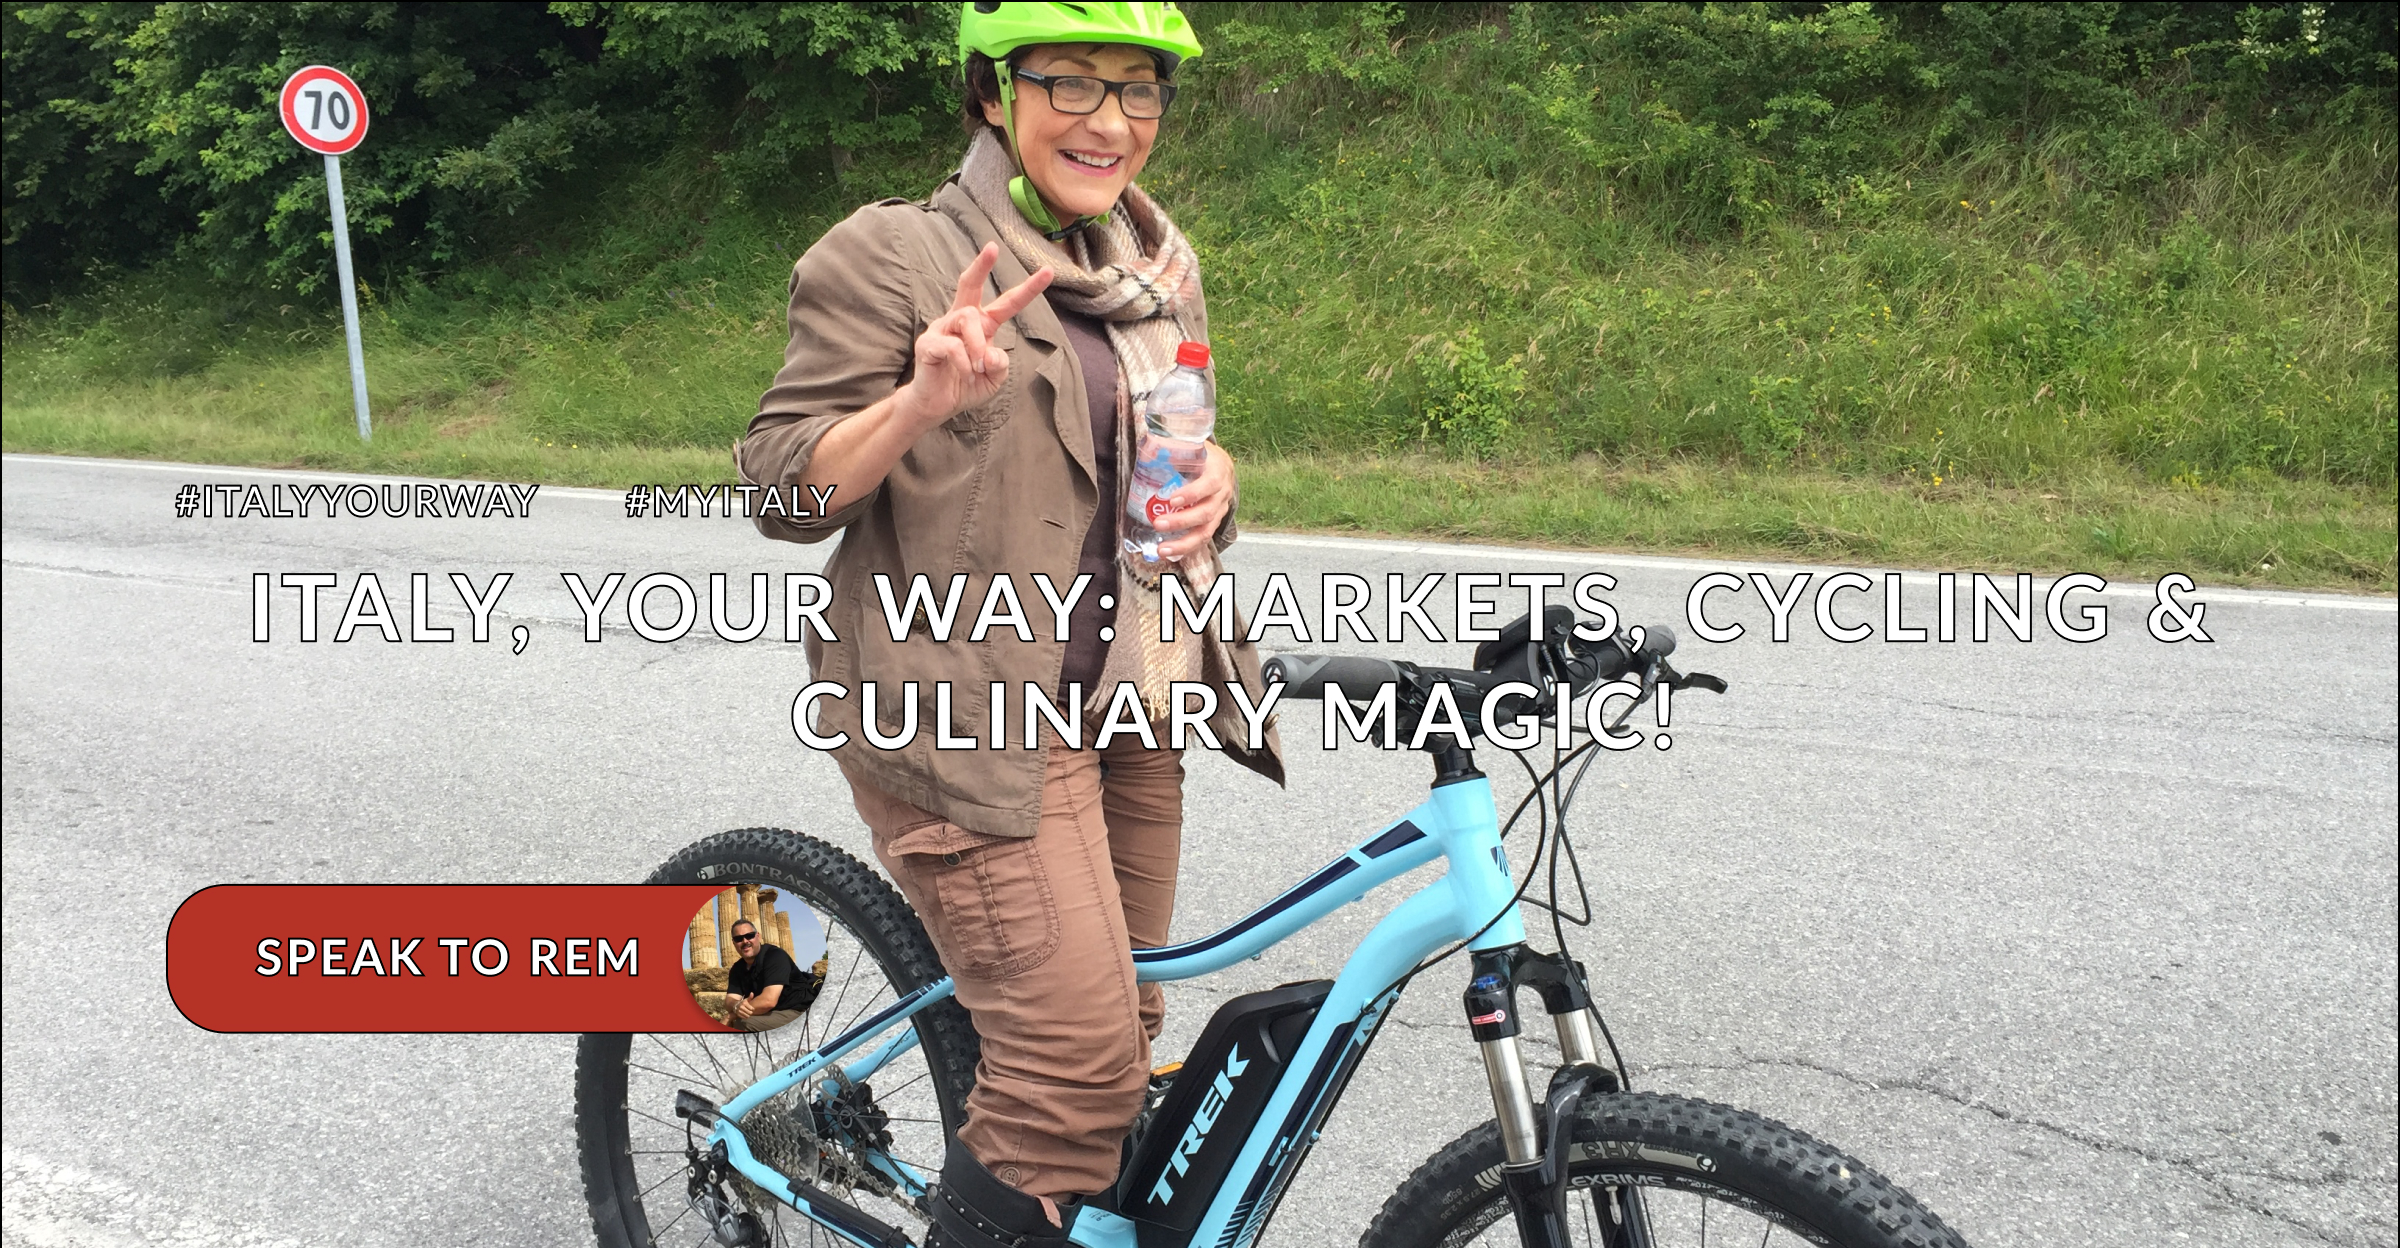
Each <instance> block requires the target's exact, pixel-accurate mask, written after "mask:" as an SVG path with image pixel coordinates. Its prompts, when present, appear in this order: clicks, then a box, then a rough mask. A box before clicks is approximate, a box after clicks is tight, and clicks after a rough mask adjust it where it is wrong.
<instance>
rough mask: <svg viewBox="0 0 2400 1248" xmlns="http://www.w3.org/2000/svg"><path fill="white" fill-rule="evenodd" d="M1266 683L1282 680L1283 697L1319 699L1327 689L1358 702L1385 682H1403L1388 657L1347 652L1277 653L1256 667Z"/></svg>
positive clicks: (1370, 696) (1369, 697) (1371, 695)
mask: <svg viewBox="0 0 2400 1248" xmlns="http://www.w3.org/2000/svg"><path fill="white" fill-rule="evenodd" d="M1259 670H1260V674H1261V675H1263V676H1264V677H1265V678H1266V680H1267V681H1268V683H1270V684H1272V683H1273V682H1275V681H1279V680H1280V681H1282V682H1283V686H1284V688H1283V696H1285V697H1287V698H1320V699H1321V698H1323V697H1324V696H1325V691H1326V690H1327V689H1332V690H1334V691H1336V692H1338V693H1339V694H1341V696H1342V697H1344V698H1347V699H1352V700H1355V701H1359V702H1365V701H1368V700H1370V699H1372V698H1373V697H1374V696H1375V694H1376V692H1377V691H1378V690H1380V689H1382V688H1383V687H1384V686H1385V685H1389V684H1405V683H1407V678H1406V677H1405V676H1404V675H1402V673H1401V671H1400V665H1399V664H1397V663H1394V662H1392V661H1391V660H1390V659H1360V658H1352V657H1349V656H1347V655H1329V654H1279V655H1276V656H1275V657H1274V658H1271V659H1268V660H1267V661H1266V662H1265V663H1264V664H1263V665H1261V667H1260V669H1259Z"/></svg>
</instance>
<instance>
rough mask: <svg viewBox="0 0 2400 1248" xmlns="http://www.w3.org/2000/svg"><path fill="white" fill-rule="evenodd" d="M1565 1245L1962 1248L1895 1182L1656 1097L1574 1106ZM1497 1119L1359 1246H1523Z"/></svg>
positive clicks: (1802, 1141)
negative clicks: (1505, 1179)
mask: <svg viewBox="0 0 2400 1248" xmlns="http://www.w3.org/2000/svg"><path fill="white" fill-rule="evenodd" d="M1571 1138H1572V1140H1573V1143H1572V1146H1571V1152H1572V1158H1571V1161H1570V1164H1569V1165H1568V1168H1567V1185H1568V1199H1567V1202H1566V1207H1565V1208H1564V1209H1563V1210H1562V1212H1563V1213H1564V1214H1565V1217H1564V1221H1565V1222H1566V1224H1567V1233H1568V1238H1569V1239H1570V1240H1571V1241H1572V1242H1573V1243H1575V1244H1577V1245H1579V1246H1589V1248H1710V1246H1711V1245H1737V1244H1738V1245H1743V1246H1744V1248H1761V1246H1764V1245H1774V1244H1791V1245H1795V1246H1797V1245H1800V1244H1816V1245H1821V1246H1823V1248H1966V1241H1965V1240H1963V1239H1960V1238H1959V1237H1958V1235H1957V1233H1956V1232H1954V1231H1952V1230H1951V1229H1950V1228H1949V1227H1947V1226H1945V1225H1943V1224H1942V1220H1941V1219H1940V1218H1938V1217H1936V1216H1934V1214H1933V1213H1932V1211H1930V1210H1928V1209H1926V1208H1925V1207H1924V1206H1922V1205H1919V1204H1918V1203H1917V1201H1916V1198H1915V1197H1913V1196H1910V1195H1909V1194H1908V1193H1907V1192H1904V1191H1902V1190H1900V1188H1899V1187H1897V1186H1895V1185H1894V1184H1893V1183H1892V1182H1891V1181H1890V1180H1889V1179H1886V1178H1884V1177H1883V1176H1882V1175H1880V1174H1877V1173H1876V1172H1875V1171H1873V1170H1871V1169H1869V1168H1867V1166H1866V1165H1864V1164H1863V1163H1861V1162H1858V1161H1855V1160H1852V1159H1851V1158H1849V1157H1846V1156H1844V1155H1842V1154H1841V1153H1839V1152H1837V1151H1835V1150H1834V1149H1832V1148H1830V1147H1828V1146H1826V1145H1824V1144H1822V1143H1819V1142H1818V1141H1817V1140H1815V1139H1812V1138H1810V1137H1809V1136H1808V1135H1806V1134H1805V1133H1802V1132H1800V1131H1795V1130H1793V1129H1792V1128H1790V1127H1787V1126H1785V1125H1783V1124H1782V1123H1779V1122H1776V1121H1774V1120H1772V1119H1769V1118H1762V1117H1759V1116H1758V1115H1756V1114H1751V1113H1745V1112H1743V1111H1741V1110H1738V1109H1728V1108H1726V1107H1725V1106H1722V1105H1712V1104H1710V1103H1708V1102H1707V1101H1695V1100H1691V1099H1688V1098H1685V1097H1680V1096H1664V1095H1659V1094H1656V1093H1595V1094H1593V1095H1590V1096H1587V1097H1585V1098H1584V1100H1583V1103H1582V1104H1581V1105H1580V1106H1578V1107H1577V1111H1576V1118H1575V1122H1574V1124H1573V1128H1572V1135H1571ZM1503 1160H1504V1157H1503V1154H1502V1153H1501V1149H1500V1133H1499V1130H1498V1128H1497V1127H1495V1126H1494V1125H1493V1124H1491V1123H1489V1122H1487V1123H1485V1124H1483V1125H1482V1126H1480V1127H1477V1128H1475V1129H1474V1130H1472V1131H1469V1132H1467V1133H1466V1134H1465V1135H1463V1136H1460V1137H1459V1138H1458V1139H1456V1140H1454V1141H1452V1142H1451V1143H1450V1144H1449V1146H1447V1147H1445V1148H1444V1149H1442V1151H1441V1152H1439V1153H1437V1154H1435V1155H1434V1156H1433V1157H1432V1158H1431V1159H1430V1160H1428V1161H1427V1162H1426V1163H1425V1164H1424V1165H1422V1166H1419V1167H1418V1168H1417V1172H1416V1173H1415V1174H1413V1175H1411V1176H1409V1179H1408V1181H1407V1182H1406V1183H1403V1184H1402V1185H1401V1186H1400V1190H1399V1191H1397V1192H1394V1193H1393V1194H1392V1198H1391V1199H1390V1200H1388V1201H1386V1202H1384V1206H1383V1211H1382V1212H1381V1213H1379V1214H1377V1215H1376V1217H1375V1221H1374V1222H1373V1223H1372V1224H1370V1225H1369V1226H1368V1227H1367V1233H1366V1235H1365V1237H1364V1238H1363V1239H1361V1240H1360V1243H1361V1245H1362V1248H1465V1245H1469V1244H1478V1245H1491V1246H1492V1248H1501V1246H1502V1245H1515V1244H1517V1243H1518V1238H1517V1228H1516V1219H1515V1218H1514V1217H1513V1216H1511V1214H1510V1211H1509V1206H1508V1195H1507V1192H1506V1191H1505V1190H1503V1189H1502V1187H1501V1184H1500V1166H1501V1163H1502V1161H1503Z"/></svg>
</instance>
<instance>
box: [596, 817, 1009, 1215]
mask: <svg viewBox="0 0 2400 1248" xmlns="http://www.w3.org/2000/svg"><path fill="white" fill-rule="evenodd" d="M647 882H648V883H652V884H693V883H708V884H725V885H731V884H736V883H741V882H755V883H758V884H760V885H764V886H771V887H773V888H775V889H777V890H778V892H779V894H781V895H782V896H784V897H788V898H790V899H791V900H792V902H793V903H794V905H795V906H796V907H800V908H805V909H806V910H808V911H809V912H810V913H811V915H812V916H813V917H814V918H815V920H816V921H817V923H818V924H820V925H821V927H822V930H823V933H824V939H825V943H826V956H827V958H828V961H829V969H828V972H827V977H826V982H825V984H824V986H823V988H822V989H821V991H820V993H819V994H818V996H817V998H816V1002H815V1003H813V1004H812V1006H811V1007H810V1014H809V1015H804V1016H803V1018H802V1020H801V1021H800V1022H797V1023H794V1024H792V1025H790V1026H787V1027H785V1028H783V1029H782V1031H781V1032H764V1033H748V1034H745V1033H709V1034H701V1035H675V1036H636V1035H633V1034H626V1033H593V1034H588V1035H585V1036H583V1037H582V1038H581V1040H580V1041H579V1042H578V1044H577V1046H576V1058H575V1129H576V1137H577V1148H578V1152H579V1154H580V1160H581V1165H582V1171H583V1186H584V1195H585V1198H586V1199H587V1200H588V1201H589V1203H590V1207H591V1217H592V1229H593V1233H594V1235H595V1236H596V1237H597V1239H598V1242H599V1244H600V1246H601V1248H652V1245H655V1244H657V1243H660V1242H662V1241H661V1239H660V1238H659V1237H660V1236H661V1235H664V1234H667V1233H669V1231H670V1230H671V1229H674V1228H676V1227H677V1224H678V1223H682V1222H684V1220H685V1218H686V1216H687V1214H688V1213H689V1212H690V1210H689V1208H688V1207H687V1196H686V1192H685V1189H684V1187H683V1186H681V1185H679V1184H678V1183H677V1182H675V1181H674V1180H675V1178H676V1177H677V1175H678V1174H679V1173H680V1174H685V1175H688V1173H689V1166H688V1163H687V1162H686V1161H685V1160H684V1158H683V1157H682V1155H681V1153H680V1151H679V1149H680V1145H681V1142H682V1139H683V1138H684V1137H683V1136H682V1135H681V1134H680V1132H681V1131H682V1130H683V1128H682V1126H681V1124H679V1123H677V1122H676V1121H675V1120H674V1119H673V1117H672V1112H673V1111H672V1097H673V1095H674V1089H675V1087H676V1086H678V1085H680V1086H683V1087H688V1088H695V1089H696V1090H701V1091H702V1092H703V1094H704V1095H709V1096H711V1097H712V1099H719V1100H720V1103H721V1102H722V1098H723V1097H724V1096H726V1095H728V1094H730V1092H732V1091H734V1090H737V1089H738V1088H739V1087H740V1086H744V1085H745V1083H746V1081H754V1080H755V1079H756V1078H757V1077H758V1076H759V1075H762V1074H764V1073H765V1072H766V1071H767V1070H772V1069H773V1068H774V1066H775V1065H776V1064H779V1063H781V1062H783V1061H788V1060H789V1058H790V1057H791V1056H795V1055H797V1054H798V1053H801V1052H805V1051H806V1050H807V1049H808V1048H812V1047H815V1045H816V1044H818V1043H821V1042H822V1041H823V1040H824V1039H825V1038H826V1037H827V1036H830V1035H833V1034H838V1032H839V1031H840V1030H842V1029H843V1028H846V1027H848V1026H850V1025H852V1024H853V1023H854V1022H855V1021H856V1020H857V1019H858V1018H861V1017H864V1016H865V1014H866V1013H867V1012H868V1011H870V1010H871V1009H874V1008H880V1004H888V1003H889V1002H890V1001H891V1000H893V999H895V998H896V997H897V996H898V995H899V994H901V993H904V992H907V991H909V990H910V989H913V988H915V987H917V986H919V985H921V984H925V983H927V982H930V981H932V980H934V979H937V978H939V977H940V976H941V975H942V974H943V971H942V966H941V961H940V959H939V958H938V957H937V956H936V955H935V953H934V951H933V945H932V942H931V941H929V940H927V939H926V936H925V928H924V925H923V924H922V923H921V922H919V920H918V918H917V916H916V913H915V912H914V911H913V910H911V909H910V908H909V906H908V903H907V901H905V900H904V899H902V898H901V896H900V894H899V893H898V892H897V891H896V890H895V889H893V887H892V886H891V884H890V883H889V882H887V881H886V880H885V879H884V878H883V877H882V876H881V875H879V874H877V873H876V872H875V871H874V870H873V869H872V868H870V867H868V866H867V865H866V864H865V863H862V862H860V861H859V860H858V859H856V858H854V857H852V856H850V855H849V854H847V853H844V852H842V851H841V850H839V849H836V848H835V847H833V846H831V845H828V844H826V843H824V842H823V841H819V840H817V839H815V838H813V837H809V836H804V835H802V834H800V833H797V832H790V831H785V830H783V829H779V828H744V829H740V830H738V831H733V832H724V833H720V834H718V835H716V836H712V837H709V838H707V839H705V840H702V841H700V842H698V843H696V844H693V845H691V846H689V847H687V848H685V849H683V850H681V851H679V852H677V853H676V854H675V855H674V856H673V857H670V858H669V859H667V861H666V862H664V863H662V864H661V865H660V866H659V868H658V869H657V870H655V871H653V872H651V873H650V878H649V880H648V881H647ZM795 926H796V927H797V926H799V923H798V922H796V923H795ZM845 952H848V953H850V954H851V955H852V956H851V957H849V958H843V957H842V956H841V955H842V954H843V953H845ZM820 1010H822V1011H823V1013H824V1019H823V1021H822V1023H821V1024H817V1023H812V1022H811V1021H810V1019H811V1016H813V1015H815V1014H817V1013H819V1011H820ZM914 1022H915V1025H916V1028H917V1035H918V1038H919V1045H918V1047H917V1049H916V1050H915V1052H914V1053H912V1054H909V1055H907V1056H906V1057H904V1058H903V1059H901V1063H907V1062H913V1063H914V1066H913V1068H912V1067H908V1066H902V1065H901V1063H895V1067H894V1068H889V1069H892V1070H893V1080H900V1079H905V1080H906V1082H905V1083H895V1082H890V1081H886V1082H885V1083H884V1087H885V1089H886V1090H885V1091H882V1092H879V1093H875V1094H873V1095H872V1096H870V1097H869V1098H868V1104H870V1105H872V1106H876V1107H878V1108H881V1109H884V1110H885V1111H886V1112H889V1111H890V1110H891V1109H894V1108H903V1107H918V1108H925V1107H930V1108H934V1109H938V1114H934V1115H931V1116H926V1115H922V1114H919V1115H917V1116H904V1117H894V1118H892V1120H891V1122H892V1123H897V1122H903V1121H904V1122H906V1123H908V1124H911V1125H910V1127H909V1133H910V1134H911V1135H913V1136H914V1137H915V1139H914V1140H913V1143H914V1144H915V1146H916V1148H915V1152H914V1153H913V1154H910V1155H903V1154H901V1153H900V1152H898V1150H896V1149H895V1150H893V1152H892V1155H894V1156H899V1157H901V1159H902V1160H905V1161H907V1162H909V1163H910V1164H912V1165H916V1166H918V1167H920V1168H921V1169H923V1170H924V1171H925V1172H926V1173H932V1172H936V1171H938V1170H939V1169H940V1166H941V1149H942V1147H943V1146H944V1142H945V1141H946V1140H947V1138H948V1137H949V1136H950V1135H951V1134H953V1133H955V1132H956V1131H957V1129H958V1125H959V1123H960V1122H961V1121H963V1120H964V1117H965V1105H966V1099H967V1093H968V1092H969V1091H970V1090H972V1088H973V1087H974V1081H975V1063H976V1060H977V1056H978V1051H979V1047H980V1046H979V1044H978V1041H977V1039H976V1035H975V1030H974V1026H973V1023H972V1022H971V1020H970V1019H969V1018H968V1016H967V1012H966V1010H965V1009H963V1008H962V1007H960V1006H959V1005H958V1003H957V1002H955V1001H944V1002H941V1003H939V1004H936V1005H934V1006H931V1007H929V1008H927V1009H926V1010H924V1011H922V1012H921V1013H919V1014H918V1015H916V1017H915V1020H914ZM783 1033H797V1034H793V1035H791V1036H789V1037H788V1038H782V1037H783ZM644 1041H649V1042H650V1044H649V1045H644V1043H643V1042H644ZM653 1048H655V1049H656V1050H658V1052H656V1053H653V1052H652V1049H653ZM637 1053H638V1056H637ZM668 1054H672V1055H675V1056H676V1058H678V1059H680V1061H678V1060H670V1058H669V1057H668V1056H665V1055H668ZM918 1055H922V1056H921V1057H919V1056H918ZM695 1056H697V1057H699V1058H701V1059H703V1060H692V1059H693V1058H694V1057H695ZM728 1057H730V1058H732V1059H734V1060H735V1062H736V1063H737V1064H736V1065H727V1064H725V1063H726V1059H727V1058H728ZM742 1061H746V1062H747V1065H739V1064H738V1063H739V1062H742ZM653 1062H655V1064H653ZM712 1072H713V1075H714V1076H715V1077H716V1078H717V1079H718V1082H716V1083H715V1084H714V1085H712V1084H710V1083H709V1082H708V1080H709V1079H710V1078H711V1077H712ZM745 1072H746V1073H747V1080H745V1079H744V1074H745ZM884 1078H885V1077H884V1075H883V1074H882V1073H879V1074H878V1075H876V1076H872V1077H870V1078H868V1079H867V1080H866V1081H865V1085H864V1086H867V1087H870V1088H872V1087H874V1086H875V1085H877V1083H878V1082H879V1081H883V1080H884ZM918 1085H923V1086H918ZM808 1091H810V1089H809V1088H808V1085H805V1084H804V1085H802V1086H801V1088H799V1089H795V1090H794V1091H793V1092H787V1093H784V1094H783V1097H793V1096H796V1095H800V1094H802V1093H804V1092H808ZM886 1098H897V1101H898V1102H899V1103H898V1104H895V1105H885V1104H884V1103H883V1102H884V1101H885V1100H886ZM778 1099H779V1100H780V1099H783V1098H781V1097H779V1098H778ZM820 1100H821V1098H820ZM773 1104H774V1102H770V1103H769V1105H773ZM796 1107H797V1103H795V1108H796ZM767 1108H768V1106H762V1107H761V1108H760V1110H758V1111H754V1112H753V1114H752V1116H751V1118H749V1119H746V1120H745V1122H744V1125H745V1127H746V1128H748V1127H750V1126H752V1125H753V1124H756V1123H759V1122H760V1121H761V1115H762V1114H764V1113H765V1111H766V1110H767ZM935 1119H938V1121H935ZM787 1121H794V1122H797V1121H807V1120H806V1119H803V1118H801V1117H800V1116H799V1115H797V1114H796V1113H794V1114H792V1115H790V1117H789V1118H788V1119H787ZM885 1125H886V1126H887V1127H889V1126H890V1125H891V1123H886V1124H885ZM935 1128H938V1132H937V1131H936V1130H935ZM752 1145H753V1149H754V1150H758V1149H759V1148H760V1141H759V1139H757V1138H755V1137H754V1138H753V1139H752ZM795 1147H809V1148H812V1149H813V1148H814V1141H813V1137H811V1143H810V1144H808V1145H806V1146H800V1145H796V1146H795ZM928 1150H930V1151H928ZM826 1155H828V1156H830V1155H831V1154H826ZM770 1164H772V1163H770ZM786 1172H787V1173H789V1170H788V1169H787V1170H786ZM795 1177H803V1178H808V1179H810V1180H811V1181H814V1182H816V1183H818V1185H819V1186H821V1187H824V1188H825V1189H826V1190H828V1191H831V1192H832V1193H833V1194H834V1195H835V1196H837V1197H839V1198H841V1199H844V1200H855V1198H856V1197H857V1196H858V1195H859V1193H857V1192H852V1191H847V1190H843V1189H842V1185H841V1184H840V1183H839V1182H834V1181H830V1177H831V1176H830V1173H829V1172H820V1173H816V1174H808V1175H797V1176H795ZM740 1195H741V1196H742V1198H743V1202H744V1204H745V1205H747V1206H748V1207H749V1209H750V1211H751V1212H752V1213H754V1214H757V1215H758V1216H759V1217H760V1218H761V1220H762V1222H764V1223H765V1225H766V1227H767V1229H768V1231H769V1236H768V1240H767V1242H768V1243H770V1244H773V1245H776V1248H782V1246H783V1245H785V1244H813V1243H837V1242H845V1241H840V1240H838V1239H834V1238H832V1237H830V1236H829V1235H828V1234H827V1233H825V1232H824V1231H823V1228H821V1227H819V1226H817V1225H816V1224H815V1223H813V1222H810V1221H808V1220H807V1219H804V1218H802V1217H801V1216H800V1215H798V1214H797V1213H795V1212H793V1211H792V1210H790V1209H789V1208H786V1207H784V1206H782V1205H780V1204H778V1203H776V1202H773V1201H772V1200H769V1199H767V1198H765V1197H764V1196H763V1195H761V1194H759V1193H757V1192H755V1191H750V1190H748V1189H743V1190H742V1191H741V1193H740ZM870 1195H880V1196H882V1197H884V1199H883V1200H882V1201H881V1202H880V1204H873V1205H871V1204H869V1203H868V1202H866V1201H855V1203H860V1204H861V1205H862V1207H866V1208H868V1209H869V1211H870V1212H873V1213H875V1214H876V1215H877V1216H879V1217H882V1218H883V1219H884V1220H885V1221H887V1222H894V1223H895V1224H898V1223H899V1222H901V1221H904V1220H905V1219H906V1215H910V1214H914V1216H915V1220H914V1221H913V1222H909V1223H908V1225H905V1226H903V1229H905V1230H909V1231H910V1232H911V1233H912V1234H917V1235H920V1236H921V1233H922V1232H921V1226H922V1221H923V1218H922V1211H921V1209H917V1210H911V1209H905V1208H903V1209H899V1210H898V1212H899V1213H900V1214H902V1215H903V1217H901V1218H895V1217H894V1216H893V1214H894V1212H895V1208H894V1205H893V1203H892V1198H891V1197H890V1196H889V1193H870ZM645 1198H647V1200H646V1199H645ZM659 1215H666V1216H659ZM693 1229H694V1227H693V1226H691V1225H689V1224H685V1225H683V1226H681V1227H680V1230H679V1231H678V1232H677V1233H678V1236H679V1237H678V1238H675V1239H674V1240H672V1241H671V1242H675V1243H682V1242H684V1240H686V1239H688V1238H689V1236H690V1233H691V1232H692V1231H693ZM702 1237H703V1240H704V1241H705V1240H706V1234H705V1232H702Z"/></svg>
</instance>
